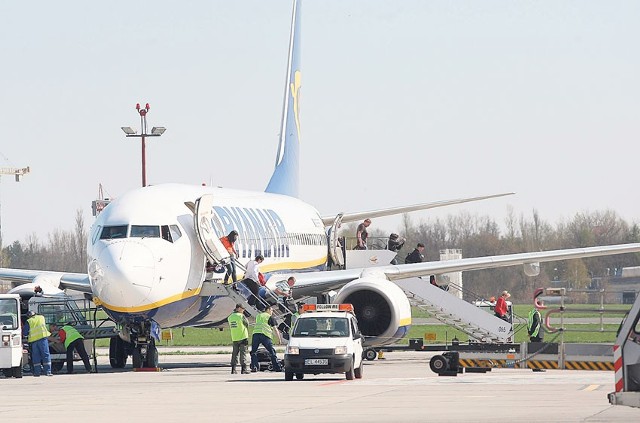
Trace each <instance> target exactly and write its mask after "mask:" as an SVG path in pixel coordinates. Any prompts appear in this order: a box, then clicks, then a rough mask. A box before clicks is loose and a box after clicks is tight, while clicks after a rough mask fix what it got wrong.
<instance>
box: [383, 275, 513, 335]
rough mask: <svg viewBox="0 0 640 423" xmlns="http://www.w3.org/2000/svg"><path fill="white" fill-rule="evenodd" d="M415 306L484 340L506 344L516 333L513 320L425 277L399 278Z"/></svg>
mask: <svg viewBox="0 0 640 423" xmlns="http://www.w3.org/2000/svg"><path fill="white" fill-rule="evenodd" d="M395 283H396V284H397V285H398V286H399V287H400V288H401V289H402V290H403V291H404V293H405V295H406V296H407V298H408V299H409V302H410V303H411V305H414V306H416V307H418V308H420V309H422V310H425V311H427V312H429V314H431V315H432V316H433V317H434V318H436V319H437V320H439V321H440V322H442V323H444V324H446V325H449V326H452V327H454V328H456V329H458V330H460V331H462V332H464V333H466V334H467V335H469V337H471V338H473V339H475V340H476V341H478V342H481V343H504V342H507V340H508V338H509V337H510V336H512V335H513V327H512V325H511V324H510V323H509V322H505V321H504V320H502V319H500V318H498V317H496V316H494V315H492V314H489V313H487V312H486V311H484V310H482V309H480V308H479V307H476V306H474V305H473V304H469V303H468V302H466V301H464V300H461V299H459V298H458V297H456V296H454V295H451V294H450V293H449V292H446V291H444V290H442V289H440V288H439V287H437V286H434V285H431V284H430V283H429V282H428V281H426V280H423V279H421V278H409V279H402V280H398V281H395Z"/></svg>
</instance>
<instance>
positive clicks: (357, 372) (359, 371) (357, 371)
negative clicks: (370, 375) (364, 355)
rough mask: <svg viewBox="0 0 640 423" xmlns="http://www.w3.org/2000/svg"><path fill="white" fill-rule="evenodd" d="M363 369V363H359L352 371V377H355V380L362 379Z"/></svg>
mask: <svg viewBox="0 0 640 423" xmlns="http://www.w3.org/2000/svg"><path fill="white" fill-rule="evenodd" d="M363 369H364V362H362V361H361V362H360V367H358V368H357V369H355V370H354V371H353V373H354V375H355V376H356V379H362V370H363Z"/></svg>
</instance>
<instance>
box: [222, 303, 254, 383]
mask: <svg viewBox="0 0 640 423" xmlns="http://www.w3.org/2000/svg"><path fill="white" fill-rule="evenodd" d="M227 322H229V329H230V330H231V341H233V350H232V352H231V374H236V373H238V371H237V370H236V366H237V365H238V354H239V355H240V372H241V373H242V374H243V375H244V374H247V373H250V372H249V370H248V369H247V349H248V348H249V322H248V321H247V318H246V317H245V315H244V307H243V306H242V304H236V308H235V311H234V312H233V313H231V314H230V315H229V317H228V318H227Z"/></svg>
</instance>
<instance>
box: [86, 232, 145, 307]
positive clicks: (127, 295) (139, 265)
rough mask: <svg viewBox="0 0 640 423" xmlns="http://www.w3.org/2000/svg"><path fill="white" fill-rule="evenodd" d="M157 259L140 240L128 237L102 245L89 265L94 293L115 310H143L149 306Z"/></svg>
mask: <svg viewBox="0 0 640 423" xmlns="http://www.w3.org/2000/svg"><path fill="white" fill-rule="evenodd" d="M155 266H156V260H155V258H154V255H153V253H152V251H151V250H150V249H149V248H148V247H147V246H145V245H144V244H142V243H141V242H139V241H136V240H132V239H127V240H122V241H118V242H112V243H109V244H108V245H106V246H105V248H104V249H102V251H100V253H99V255H98V256H97V257H96V258H94V259H93V260H92V261H91V263H90V264H89V277H90V279H91V285H92V289H93V293H94V295H95V296H97V297H98V299H99V300H100V301H101V302H102V303H104V304H105V305H106V306H107V307H108V308H110V309H113V310H116V311H143V310H145V309H147V308H150V307H151V303H152V302H153V301H152V299H151V298H150V294H151V290H152V288H153V286H154V283H155V281H156V268H155Z"/></svg>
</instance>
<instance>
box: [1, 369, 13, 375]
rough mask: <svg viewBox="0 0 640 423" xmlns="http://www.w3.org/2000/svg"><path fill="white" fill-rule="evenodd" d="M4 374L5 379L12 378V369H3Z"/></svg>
mask: <svg viewBox="0 0 640 423" xmlns="http://www.w3.org/2000/svg"><path fill="white" fill-rule="evenodd" d="M2 374H4V377H11V369H2Z"/></svg>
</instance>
